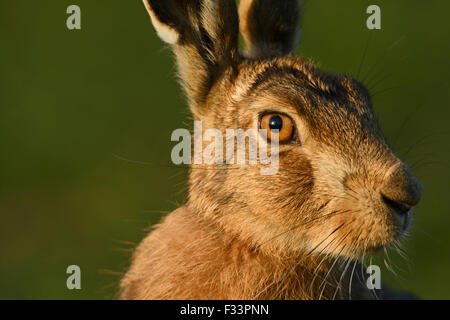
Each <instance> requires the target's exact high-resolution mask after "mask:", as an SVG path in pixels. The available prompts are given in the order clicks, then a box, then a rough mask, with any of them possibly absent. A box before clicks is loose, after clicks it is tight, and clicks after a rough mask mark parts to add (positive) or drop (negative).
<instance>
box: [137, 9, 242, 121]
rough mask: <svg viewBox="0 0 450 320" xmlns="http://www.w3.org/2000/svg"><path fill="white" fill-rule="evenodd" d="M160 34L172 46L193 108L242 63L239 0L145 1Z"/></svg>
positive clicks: (198, 105) (196, 109) (193, 110)
mask: <svg viewBox="0 0 450 320" xmlns="http://www.w3.org/2000/svg"><path fill="white" fill-rule="evenodd" d="M143 1H144V4H145V7H146V8H147V11H148V12H149V14H150V18H151V20H152V22H153V26H154V27H155V29H156V31H157V33H158V35H159V36H160V37H161V39H162V40H164V41H165V42H167V43H168V44H170V45H171V46H172V49H173V51H174V52H175V56H176V59H177V64H178V69H179V75H180V78H181V82H182V85H183V87H184V89H185V91H186V94H187V96H188V99H189V104H190V106H191V110H192V112H193V113H194V116H195V115H199V114H200V113H201V112H202V110H200V107H201V106H202V104H203V102H204V101H205V99H206V97H207V95H208V93H209V91H210V89H211V87H212V86H213V85H214V84H215V82H216V81H217V80H218V79H223V78H224V75H225V76H226V75H232V74H233V72H234V71H235V70H236V66H237V64H238V63H239V59H240V56H239V53H238V38H239V19H238V13H237V8H236V3H235V0H143Z"/></svg>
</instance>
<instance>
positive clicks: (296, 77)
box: [121, 0, 422, 299]
mask: <svg viewBox="0 0 450 320" xmlns="http://www.w3.org/2000/svg"><path fill="white" fill-rule="evenodd" d="M144 3H145V6H146V8H147V10H148V12H149V14H150V17H151V20H152V22H153V25H154V27H155V28H156V31H157V33H158V35H159V36H160V37H161V38H162V39H163V40H164V41H165V42H167V43H168V44H169V45H170V46H171V48H172V49H173V52H174V54H175V57H176V62H177V65H178V70H179V77H180V79H181V84H182V86H183V88H184V91H185V93H186V96H187V99H188V102H189V106H190V110H191V112H192V115H193V118H194V120H199V121H200V120H201V121H202V123H203V127H204V128H205V129H208V128H217V129H219V130H221V131H222V132H225V131H226V130H227V129H242V130H248V129H259V128H261V127H264V126H265V127H266V128H269V131H270V130H274V131H276V132H277V133H278V134H279V151H278V152H279V154H278V156H279V169H278V172H277V173H276V174H273V175H262V174H261V172H260V170H259V169H260V167H261V166H263V164H259V165H254V164H252V165H250V164H247V165H245V164H244V165H242V164H240V165H234V164H226V165H211V164H208V165H206V164H204V165H195V167H193V168H191V170H190V174H189V192H188V199H187V201H186V204H185V205H184V206H183V207H181V208H179V209H177V210H175V211H174V212H172V213H170V214H169V215H168V216H167V217H165V218H164V219H163V221H162V222H161V223H160V224H159V225H157V226H156V227H155V229H154V230H153V231H152V232H151V233H150V234H149V235H148V237H147V238H146V239H144V240H143V241H142V243H141V244H140V245H139V246H138V248H137V249H136V250H135V252H134V255H133V261H132V265H131V267H130V269H129V271H128V272H127V273H126V275H125V277H124V278H123V280H122V281H121V298H122V299H350V298H352V299H372V298H380V297H386V293H384V292H382V291H376V292H373V290H371V289H369V288H368V286H367V284H366V277H367V273H366V270H365V269H364V270H363V269H362V268H363V266H362V264H361V263H360V262H359V261H360V260H361V258H363V256H367V255H371V254H373V253H375V252H377V251H378V250H380V249H381V248H384V247H386V246H388V245H390V244H391V243H393V242H394V241H396V240H397V239H398V238H399V237H400V236H401V235H402V234H403V233H404V232H405V230H406V229H407V227H408V225H409V223H410V220H411V211H412V208H413V207H414V206H415V205H417V203H418V202H419V200H420V198H421V194H422V186H421V184H420V182H419V181H418V180H417V179H416V177H415V176H414V175H413V173H412V172H411V171H410V169H409V168H408V166H407V165H406V164H405V163H403V162H402V161H401V160H400V159H398V158H397V156H396V155H395V154H394V153H393V152H392V151H391V149H390V148H389V146H388V145H387V143H386V141H385V139H384V137H383V134H382V132H381V130H380V128H379V126H378V124H377V121H376V119H375V116H374V113H373V110H372V105H371V99H370V94H369V92H368V91H367V90H366V89H365V87H364V86H363V85H362V84H361V83H359V82H357V81H356V80H354V79H352V78H351V77H349V76H342V75H334V74H329V73H326V72H323V71H321V70H319V69H318V68H317V67H315V66H314V65H313V64H312V63H311V62H308V61H306V60H304V59H302V58H299V57H295V56H294V55H293V54H294V51H295V50H296V48H297V44H298V40H299V27H298V25H299V18H300V4H299V2H298V1H297V0H283V1H280V0H241V1H240V4H239V9H238V8H237V6H236V2H235V0H189V1H185V0H144ZM239 30H240V31H241V33H242V35H243V39H244V42H245V45H246V51H245V53H240V52H239V49H238V42H239ZM267 139H268V140H269V137H267Z"/></svg>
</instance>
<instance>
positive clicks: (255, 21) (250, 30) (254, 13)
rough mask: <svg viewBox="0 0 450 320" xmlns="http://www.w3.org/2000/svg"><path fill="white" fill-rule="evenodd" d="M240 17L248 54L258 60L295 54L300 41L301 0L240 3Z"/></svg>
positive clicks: (248, 1)
mask: <svg viewBox="0 0 450 320" xmlns="http://www.w3.org/2000/svg"><path fill="white" fill-rule="evenodd" d="M239 15H240V20H241V31H242V34H243V36H244V40H245V42H246V45H247V55H249V56H251V57H254V58H256V57H270V56H282V55H288V54H293V53H294V52H295V50H296V48H297V46H298V43H299V38H300V27H299V21H300V16H301V6H300V1H298V0H241V2H240V7H239Z"/></svg>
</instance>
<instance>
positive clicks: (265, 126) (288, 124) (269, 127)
mask: <svg viewBox="0 0 450 320" xmlns="http://www.w3.org/2000/svg"><path fill="white" fill-rule="evenodd" d="M261 129H262V130H266V132H267V138H268V139H269V140H272V135H273V134H274V133H278V139H279V142H287V141H290V140H292V138H293V137H294V131H295V130H294V123H293V121H292V119H291V118H290V117H288V116H286V115H284V114H279V113H269V114H266V115H264V116H263V117H262V118H261Z"/></svg>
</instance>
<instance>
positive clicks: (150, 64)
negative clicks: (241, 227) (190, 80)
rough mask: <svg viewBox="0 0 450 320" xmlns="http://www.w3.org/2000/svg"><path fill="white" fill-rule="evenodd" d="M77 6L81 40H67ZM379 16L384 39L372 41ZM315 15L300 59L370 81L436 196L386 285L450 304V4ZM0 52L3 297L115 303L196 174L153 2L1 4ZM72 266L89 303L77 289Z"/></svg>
mask: <svg viewBox="0 0 450 320" xmlns="http://www.w3.org/2000/svg"><path fill="white" fill-rule="evenodd" d="M70 4H77V5H79V6H80V7H81V10H82V30H80V31H69V30H68V29H67V28H66V18H67V14H66V8H67V6H68V5H70ZM370 4H378V5H379V6H380V7H381V10H382V30H380V31H369V30H367V28H366V19H367V17H368V15H367V14H366V12H365V11H366V8H367V6H368V5H370ZM304 11H305V12H304V19H303V23H302V25H303V34H302V42H301V46H300V48H299V54H301V55H304V56H306V57H310V58H312V59H314V60H315V61H317V63H319V64H320V65H321V66H322V67H323V68H324V69H326V70H329V71H333V72H337V73H347V74H352V75H354V76H356V75H357V74H358V70H359V69H360V70H361V72H360V76H359V78H360V79H362V78H365V82H366V83H370V84H372V85H375V87H374V88H373V89H372V92H373V93H374V98H373V99H374V105H375V109H376V113H377V115H378V117H379V120H380V123H381V126H382V128H383V130H384V132H385V134H386V136H387V138H388V140H389V141H390V143H391V145H392V147H393V148H394V150H395V151H397V152H398V154H399V155H400V156H402V157H403V158H404V159H405V160H407V162H408V163H409V164H410V165H411V166H412V167H413V168H414V170H415V172H416V174H417V175H418V176H419V178H420V179H421V180H422V182H423V184H424V186H425V195H424V199H423V201H422V203H421V204H420V206H419V207H418V208H417V209H416V219H415V222H414V226H413V228H412V233H411V236H410V238H409V240H408V241H407V242H406V245H405V250H406V251H407V253H408V261H409V262H408V263H406V262H404V260H402V259H400V258H399V257H397V256H396V255H395V254H394V253H392V254H393V255H392V257H391V258H392V259H393V260H394V261H393V262H394V263H395V264H397V265H398V267H399V269H402V270H403V271H399V276H393V275H392V273H391V272H390V271H389V270H387V269H386V268H385V269H384V270H383V274H382V275H383V277H384V279H385V280H386V281H387V282H388V283H389V284H390V285H391V286H393V287H395V288H399V289H402V290H409V291H412V292H415V293H416V294H417V295H418V296H420V297H422V298H428V299H432V298H437V299H442V298H446V299H449V298H450V276H449V273H450V250H449V241H450V232H449V227H450V215H449V213H450V212H449V203H448V202H447V200H449V197H448V191H449V181H450V171H449V164H450V162H449V161H450V153H449V143H448V141H449V138H450V131H449V127H448V121H449V116H450V111H449V100H450V99H449V98H450V97H449V75H450V61H449V46H450V27H449V22H448V16H449V14H450V2H449V1H445V0H428V1H423V0H415V1H412V0H396V1H375V0H374V1H365V0H353V1H335V0H309V1H306V2H305V7H304ZM0 39H1V40H0V41H1V42H0V43H1V44H0V65H1V71H0V79H1V80H0V90H1V91H0V217H1V222H0V298H3V299H109V298H115V297H116V292H117V283H118V280H119V279H120V276H121V274H122V273H123V272H124V271H125V269H126V267H127V265H128V261H129V255H130V250H131V249H132V248H133V247H134V246H135V244H136V243H138V242H139V240H140V239H141V238H142V237H143V236H144V235H145V232H146V229H147V228H148V226H149V225H150V224H151V223H154V222H156V221H158V220H159V219H160V218H161V216H162V215H163V214H164V213H165V212H168V211H171V210H173V209H174V208H176V207H177V205H178V204H179V203H182V202H183V199H184V196H185V179H186V174H187V170H186V169H185V168H175V167H173V166H172V165H171V162H170V150H171V148H172V147H173V143H171V142H170V134H171V132H172V131H173V130H174V129H176V128H181V127H186V126H189V123H188V122H187V119H188V118H187V115H188V112H187V108H186V105H185V102H184V99H183V96H182V93H181V92H180V90H179V88H178V85H177V83H176V80H175V76H174V66H173V63H172V58H171V54H170V52H169V50H167V49H165V48H164V46H163V44H162V43H161V42H160V41H159V39H158V38H157V37H156V35H155V32H154V31H153V28H152V26H151V23H150V21H149V18H148V16H147V13H146V11H145V9H144V7H143V5H142V3H141V1H140V0H133V1H119V0H116V1H111V0H109V1H106V0H95V1H93V0H73V1H63V0H58V1H49V0H41V1H32V0H4V1H1V2H0ZM366 48H367V50H366ZM364 52H366V54H364ZM71 264H76V265H79V266H80V267H81V270H82V290H79V291H77V290H74V291H69V290H68V289H67V288H66V278H67V275H66V268H67V266H69V265H71ZM397 270H398V269H397Z"/></svg>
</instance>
